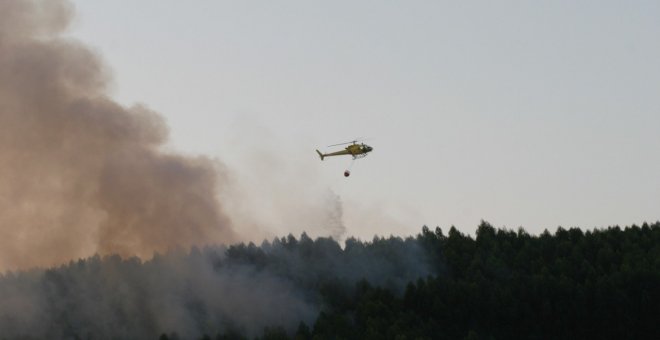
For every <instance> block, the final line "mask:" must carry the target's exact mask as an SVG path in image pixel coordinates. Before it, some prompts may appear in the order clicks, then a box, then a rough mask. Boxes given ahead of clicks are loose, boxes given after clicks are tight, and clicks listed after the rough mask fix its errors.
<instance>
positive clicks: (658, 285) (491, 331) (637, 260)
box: [164, 222, 660, 339]
mask: <svg viewBox="0 0 660 340" xmlns="http://www.w3.org/2000/svg"><path fill="white" fill-rule="evenodd" d="M416 242H417V243H418V244H419V245H420V246H421V247H422V248H423V249H424V251H425V252H426V255H427V256H426V257H425V258H427V259H429V263H430V264H431V266H432V267H433V269H434V270H433V271H434V272H435V273H436V274H435V275H429V276H427V277H424V278H420V279H417V280H414V281H412V282H409V283H408V284H407V286H406V288H405V291H404V292H403V293H402V294H399V293H397V292H396V291H393V290H391V289H387V288H385V287H382V286H379V285H378V284H374V283H372V282H369V280H360V281H358V282H357V283H356V284H355V285H354V287H353V289H351V290H350V291H349V290H347V291H342V290H341V289H339V291H335V292H333V293H332V294H324V295H323V297H324V304H323V306H324V307H323V309H322V310H321V312H320V313H319V315H318V317H317V318H316V320H315V322H314V323H313V324H312V325H309V326H308V325H306V324H304V323H301V324H300V325H299V327H298V329H297V330H296V331H295V332H290V331H289V332H287V331H286V330H284V329H283V328H278V327H274V328H272V327H271V328H267V329H265V330H264V332H263V333H262V334H261V336H259V338H261V339H290V338H294V339H658V338H660V326H659V325H660V323H659V322H660V223H655V224H652V225H648V224H646V223H645V224H643V225H642V226H636V225H633V226H631V227H627V228H625V229H621V228H620V227H610V228H607V229H601V230H598V229H597V230H592V231H586V232H583V231H582V230H580V229H577V228H571V229H568V230H566V229H563V228H558V229H557V230H556V232H555V233H554V234H551V233H550V232H548V231H545V232H544V233H542V234H541V235H539V236H532V235H529V234H528V233H526V232H525V231H524V230H523V229H519V230H518V231H511V230H502V229H495V228H494V227H492V226H491V225H490V224H488V223H486V222H482V224H481V225H480V226H479V227H478V229H477V232H476V238H473V237H470V236H467V235H464V234H462V233H460V232H459V231H458V230H456V229H455V228H453V227H452V228H451V229H450V230H449V232H448V234H447V235H445V234H444V233H443V231H442V230H441V229H440V228H436V229H435V230H434V231H431V230H429V229H428V228H426V227H424V228H423V230H422V233H421V234H420V235H418V236H417V238H416ZM164 338H167V336H166V335H164ZM206 338H209V339H210V337H206ZM216 338H217V339H232V338H242V336H241V335H239V334H237V333H236V332H232V331H229V332H226V333H221V334H217V336H216Z"/></svg>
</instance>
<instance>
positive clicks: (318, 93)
mask: <svg viewBox="0 0 660 340" xmlns="http://www.w3.org/2000/svg"><path fill="white" fill-rule="evenodd" d="M73 2H74V4H75V7H76V12H77V17H76V20H75V22H74V24H73V25H72V27H71V28H70V29H69V31H68V35H69V36H70V37H72V38H75V39H79V40H81V41H83V42H84V43H85V44H87V45H89V46H91V48H92V49H93V50H94V51H95V52H96V53H97V54H98V55H99V56H101V58H102V60H103V61H104V63H105V65H106V67H107V71H108V72H109V73H112V75H113V79H114V81H113V84H112V86H111V90H112V96H113V98H114V99H116V100H117V101H118V102H120V103H122V104H123V105H126V106H131V105H134V104H136V103H140V104H143V105H146V106H147V107H149V108H150V109H152V110H154V111H156V112H158V113H160V114H161V115H163V116H164V117H165V119H166V121H167V124H168V126H169V129H170V140H169V142H168V145H167V148H168V149H171V150H172V151H177V152H183V153H186V154H190V155H207V156H210V157H213V158H215V159H216V160H217V161H218V163H219V164H222V166H223V167H226V169H228V171H227V173H228V175H227V176H229V177H231V179H232V181H229V182H231V183H234V185H233V186H232V187H229V188H224V189H223V191H222V192H223V194H221V195H224V196H223V197H221V199H225V200H226V201H230V202H229V203H226V202H225V204H224V207H225V209H228V210H229V214H230V215H232V217H233V218H234V219H235V220H236V221H239V222H238V223H237V225H238V228H246V229H249V228H254V229H259V228H266V229H268V230H269V233H270V234H272V235H279V236H282V234H286V233H289V232H291V233H293V234H294V235H295V234H299V233H300V232H302V231H303V230H308V229H309V228H313V227H310V225H313V224H315V223H316V224H318V223H322V222H320V221H321V220H319V219H316V218H315V216H310V215H315V214H313V213H314V212H316V211H319V209H322V208H323V207H324V205H328V204H330V205H333V204H337V202H338V204H340V209H339V211H340V213H341V219H342V224H343V226H344V227H345V233H344V236H349V235H353V236H357V237H360V238H362V239H370V238H371V237H372V236H373V235H374V234H378V235H390V234H394V235H413V234H416V233H418V232H419V231H420V230H421V227H422V226H423V225H428V226H430V227H435V226H440V227H442V228H443V230H445V231H447V230H448V228H449V227H450V226H452V225H454V226H456V227H457V228H458V229H459V230H461V231H463V232H465V233H473V232H474V230H475V229H476V226H477V225H478V224H479V222H480V221H481V220H486V221H489V222H490V223H492V224H493V225H495V226H497V227H507V228H509V229H517V228H518V227H521V226H522V227H524V228H525V229H526V230H527V231H528V232H531V233H540V232H542V231H543V230H544V229H546V228H547V229H549V230H551V231H552V230H554V229H555V228H556V227H557V226H563V227H566V228H567V227H581V228H593V227H606V226H610V225H630V224H633V223H637V224H639V223H642V222H644V221H648V222H652V221H656V220H658V219H660V177H659V175H658V174H660V134H659V133H658V128H659V127H660V95H658V94H659V93H660V39H658V37H659V36H660V20H658V18H660V3H659V2H657V1H627V2H620V1H583V2H575V1H543V2H523V1H498V2H492V1H470V2H445V1H359V2H358V1H328V2H311V1H250V2H247V1H235V2H228V1H195V2H184V1H169V0H168V1H155V0H151V1H146V0H145V1H131V2H130V4H129V3H128V2H120V1H96V0H75V1H73ZM356 138H365V140H364V142H365V143H367V144H369V145H371V146H372V147H373V148H374V151H373V152H372V153H371V154H370V155H369V156H368V157H366V158H364V159H361V160H357V161H355V163H353V164H352V165H351V160H350V158H334V159H326V160H325V161H323V162H321V160H320V159H319V158H318V156H317V155H316V153H315V151H314V150H315V149H319V150H321V151H326V152H329V151H333V150H335V148H329V147H327V146H328V145H331V144H336V143H341V142H346V141H351V140H354V139H356ZM349 167H350V168H351V176H350V177H349V178H344V177H343V175H342V173H343V171H344V170H345V169H347V168H349ZM237 196H240V197H241V199H236V197H237ZM256 212H258V213H256ZM266 225H267V227H265V226H266Z"/></svg>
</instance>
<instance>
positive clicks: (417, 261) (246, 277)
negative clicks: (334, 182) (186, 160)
mask: <svg viewBox="0 0 660 340" xmlns="http://www.w3.org/2000/svg"><path fill="white" fill-rule="evenodd" d="M430 274H434V272H433V271H432V270H431V267H430V265H429V263H428V261H427V257H426V252H425V251H423V249H422V248H421V247H420V245H419V243H418V242H417V241H416V240H414V239H407V240H402V239H400V238H388V239H378V238H376V239H374V240H373V242H369V243H363V242H360V241H356V240H353V239H349V240H348V241H347V242H346V247H345V248H344V249H342V248H341V247H340V246H339V244H338V243H337V242H335V241H333V240H332V239H328V238H319V239H316V240H312V239H310V238H309V237H307V236H306V235H305V234H303V235H302V236H301V237H300V239H296V238H294V237H293V236H289V237H288V238H283V239H275V240H274V241H273V242H264V243H263V244H262V245H261V246H259V247H257V246H255V245H253V244H249V245H244V244H240V245H235V246H231V247H229V248H222V247H217V248H204V249H201V250H200V249H197V248H193V249H192V251H190V252H184V251H179V252H176V251H174V252H169V253H167V254H166V255H156V256H155V257H154V258H153V259H152V260H150V261H147V262H144V263H143V262H141V261H140V260H139V259H137V258H129V259H122V258H120V257H119V256H116V255H115V256H106V257H103V258H101V257H99V256H96V257H93V258H89V259H86V260H79V261H76V262H71V263H69V264H68V265H64V266H61V267H59V268H54V269H49V270H32V271H29V272H21V273H17V274H6V275H4V276H3V277H2V278H0V301H2V302H3V303H2V304H1V305H0V330H2V331H1V332H0V333H2V334H0V335H2V336H5V337H9V338H15V337H23V336H29V337H36V338H72V337H76V336H78V337H82V338H87V337H92V338H95V339H98V338H122V339H127V338H142V339H147V338H155V337H157V336H158V335H159V334H160V333H173V332H175V333H177V334H179V335H180V336H182V337H184V338H195V337H200V336H202V335H203V334H216V333H220V332H225V331H227V330H233V331H236V332H238V333H240V334H244V335H250V336H252V335H257V334H260V333H261V332H262V331H263V329H264V327H269V326H278V327H283V329H285V330H287V331H294V330H295V327H297V326H298V325H299V323H300V322H301V321H302V322H304V323H306V324H308V325H312V324H313V323H314V321H315V320H316V318H317V316H318V314H319V312H320V311H322V310H324V307H325V306H326V304H327V303H328V302H334V301H335V300H336V299H335V298H336V295H337V294H339V295H345V294H351V292H352V290H353V288H354V287H355V284H356V282H358V281H359V280H363V279H366V280H368V282H370V283H371V284H374V285H378V286H382V287H386V288H387V289H390V290H392V291H393V292H398V293H401V292H402V291H403V290H404V288H405V285H406V284H407V283H408V282H410V281H413V280H416V279H417V278H421V277H426V276H427V275H430ZM326 300H327V301H326Z"/></svg>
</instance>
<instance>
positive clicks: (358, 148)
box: [316, 144, 373, 160]
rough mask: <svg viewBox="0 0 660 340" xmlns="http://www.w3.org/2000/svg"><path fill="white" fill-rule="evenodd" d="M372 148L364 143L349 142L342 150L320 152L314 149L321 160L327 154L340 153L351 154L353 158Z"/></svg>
mask: <svg viewBox="0 0 660 340" xmlns="http://www.w3.org/2000/svg"><path fill="white" fill-rule="evenodd" d="M372 150H373V148H372V147H370V146H369V145H366V144H351V145H349V146H347V147H346V148H344V150H342V151H337V152H331V153H325V154H324V153H321V152H320V151H319V150H316V152H317V153H318V154H319V157H321V160H323V159H324V158H325V157H329V156H341V155H351V156H353V158H357V157H358V156H360V155H365V156H366V154H367V153H368V152H371V151H372Z"/></svg>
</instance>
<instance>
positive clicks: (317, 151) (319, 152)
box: [316, 150, 323, 160]
mask: <svg viewBox="0 0 660 340" xmlns="http://www.w3.org/2000/svg"><path fill="white" fill-rule="evenodd" d="M316 153H318V154H319V157H321V160H323V154H322V153H321V151H319V150H316Z"/></svg>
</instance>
